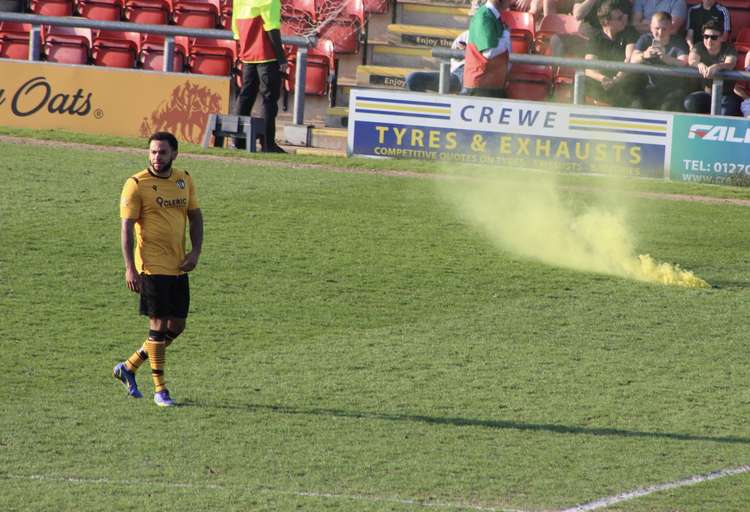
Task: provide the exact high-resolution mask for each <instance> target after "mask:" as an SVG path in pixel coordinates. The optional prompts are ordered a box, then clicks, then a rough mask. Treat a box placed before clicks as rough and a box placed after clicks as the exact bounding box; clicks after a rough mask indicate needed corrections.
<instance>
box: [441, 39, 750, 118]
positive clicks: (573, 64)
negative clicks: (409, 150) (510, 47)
mask: <svg viewBox="0 0 750 512" xmlns="http://www.w3.org/2000/svg"><path fill="white" fill-rule="evenodd" d="M432 56H433V57H436V58H439V59H443V62H441V63H440V89H439V93H440V94H447V92H448V84H449V83H450V82H449V80H450V62H447V59H463V58H464V52H462V51H461V50H453V49H450V48H433V49H432ZM510 62H511V63H520V64H536V65H540V66H563V67H568V68H574V69H575V70H576V71H575V76H574V78H573V104H575V105H582V104H584V98H585V90H584V87H585V85H584V82H585V80H584V78H585V75H584V70H586V69H597V70H602V69H604V70H608V71H627V72H630V73H647V74H649V75H665V76H681V77H685V78H702V76H701V74H700V73H698V70H697V69H695V68H693V67H689V66H684V67H678V66H650V65H648V64H626V63H624V62H613V61H606V60H586V59H570V58H563V57H547V56H543V55H531V54H525V53H523V54H521V53H511V54H510ZM512 72H513V71H512V70H511V73H512ZM724 80H745V81H750V73H749V72H747V71H719V72H718V73H716V75H715V76H714V79H713V81H712V84H711V114H712V115H717V114H719V112H720V111H721V96H722V92H723V90H724Z"/></svg>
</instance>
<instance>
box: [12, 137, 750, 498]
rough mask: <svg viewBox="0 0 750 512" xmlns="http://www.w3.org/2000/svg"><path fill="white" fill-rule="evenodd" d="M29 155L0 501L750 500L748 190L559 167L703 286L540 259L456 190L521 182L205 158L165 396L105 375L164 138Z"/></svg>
mask: <svg viewBox="0 0 750 512" xmlns="http://www.w3.org/2000/svg"><path fill="white" fill-rule="evenodd" d="M31 142H32V141H31V140H30V141H29V143H26V144H19V143H17V141H15V142H12V143H11V142H9V141H7V140H0V155H2V156H1V158H0V183H2V192H0V198H1V200H0V340H1V343H2V358H1V359H0V361H2V370H1V371H0V390H1V391H2V400H1V401H0V413H1V414H0V510H2V511H27V510H34V511H37V510H38V511H48V510H55V511H57V510H71V511H81V510H91V511H102V510H134V511H135V510H138V511H142V510H154V511H186V510H189V511H195V510H201V511H204V510H205V511H224V510H236V511H291V510H315V511H317V510H340V511H426V510H446V511H453V510H455V511H460V510H480V511H527V512H537V511H564V510H565V511H573V510H579V511H583V510H606V511H633V512H640V511H663V512H668V511H669V512H673V511H683V512H688V511H721V512H733V511H734V512H744V511H746V510H748V507H749V506H750V505H749V504H750V428H749V427H748V418H750V389H748V381H749V380H750V361H749V359H748V355H747V354H748V336H749V335H748V320H747V318H748V308H750V272H749V271H748V264H749V263H750V238H749V237H748V235H747V233H748V226H750V206H748V205H747V204H750V202H747V203H743V201H744V200H748V199H750V190H747V189H739V188H728V187H724V188H719V187H711V186H706V185H703V186H698V185H681V184H665V183H659V182H653V181H644V180H629V181H624V182H620V181H615V180H612V179H610V178H604V177H590V176H589V177H577V176H562V177H559V182H558V185H557V186H558V189H559V194H560V198H561V201H562V202H563V203H564V204H565V205H566V207H567V208H570V209H571V210H573V211H584V210H586V208H588V207H589V206H590V205H592V204H594V203H596V204H601V203H602V201H603V199H602V198H606V197H609V196H610V194H612V191H611V190H609V188H610V187H611V186H612V183H616V186H617V188H618V190H617V197H618V198H619V199H618V201H619V200H620V199H622V198H623V197H624V198H626V200H625V203H626V204H627V219H628V227H629V229H630V230H631V231H632V233H633V236H634V243H635V250H636V252H637V254H650V255H651V256H653V257H654V258H655V259H657V260H658V261H663V262H669V263H675V264H678V265H679V266H680V267H682V268H684V269H688V270H690V271H693V272H695V274H696V275H697V276H700V277H701V278H703V279H705V280H706V281H707V282H708V283H710V284H711V285H712V287H711V288H706V289H690V288H682V287H676V286H665V285H660V284H653V283H646V282H640V281H637V280H631V279H625V278H621V277H616V276H612V275H607V274H602V273H596V272H585V271H578V270H573V269H570V268H564V267H558V266H555V265H549V264H545V263H542V262H539V261H536V260H534V259H529V258H526V257H523V256H520V255H518V254H515V253H513V252H511V251H507V250H504V249H503V248H502V247H499V246H498V245H497V244H495V243H493V242H492V241H491V240H489V239H488V238H487V237H486V236H485V233H483V231H482V230H481V229H479V228H478V227H477V226H475V225H474V224H472V223H471V222H470V221H469V219H468V218H467V217H466V215H464V214H463V213H461V212H460V211H458V210H456V209H455V208H454V207H453V205H452V204H451V203H450V201H448V200H446V197H445V196H446V194H445V190H444V189H445V188H446V183H447V187H448V188H451V187H452V183H457V184H460V183H461V179H459V178H458V177H457V175H459V174H462V175H463V174H469V175H471V177H470V178H471V180H473V182H476V183H483V180H485V179H489V178H488V174H492V173H503V172H508V173H510V172H511V171H503V170H500V169H497V170H494V169H493V170H486V169H485V170H482V171H481V172H479V171H477V170H472V169H460V170H456V169H453V170H440V169H432V171H433V172H434V174H428V173H427V172H426V171H429V170H430V169H427V168H426V166H425V165H424V164H410V163H408V162H387V161H386V162H383V161H348V160H344V159H340V158H339V159H335V158H328V159H326V158H318V159H309V160H304V159H301V158H295V157H294V156H280V157H275V156H274V157H268V158H267V159H263V158H255V159H253V158H245V157H241V158H240V157H238V156H237V155H236V154H234V153H230V152H228V151H223V150H216V151H214V152H211V154H213V155H219V156H220V157H221V158H216V157H206V156H205V153H206V152H204V156H201V157H196V156H191V155H190V154H189V151H188V150H187V148H186V150H183V152H182V153H181V155H180V157H179V158H178V161H177V164H176V166H177V167H179V168H182V169H186V170H188V171H189V172H190V173H191V175H192V176H193V177H194V178H195V181H196V184H197V187H198V194H199V197H200V200H201V207H202V210H203V214H204V218H205V244H204V249H203V254H202V257H201V261H200V263H199V265H198V268H197V269H196V270H195V271H194V273H192V274H191V291H192V307H191V313H190V317H189V319H188V328H187V330H186V331H185V333H184V334H183V335H182V336H181V337H180V338H179V339H178V340H177V341H176V342H175V343H174V344H173V345H172V346H171V347H170V349H169V350H168V352H167V363H166V379H167V383H168V385H169V388H170V391H171V393H172V396H173V397H174V398H175V400H176V401H177V402H178V403H179V405H180V406H179V407H175V408H171V409H166V410H165V409H161V408H158V407H156V406H155V405H154V403H153V402H152V401H151V399H150V397H151V394H152V384H151V378H150V375H149V371H148V368H147V367H144V368H142V369H141V371H140V372H139V374H138V378H139V384H140V386H141V389H142V390H143V391H144V393H145V395H146V398H144V399H142V400H134V399H128V398H127V397H126V396H125V391H124V389H123V387H122V386H121V385H120V384H119V383H118V382H116V381H115V380H114V379H113V378H112V376H111V371H112V367H113V366H114V365H115V364H116V363H117V362H119V361H121V360H122V359H123V358H125V357H127V356H128V355H129V354H130V353H132V351H133V350H134V349H136V348H137V347H138V346H139V345H140V343H141V342H142V341H143V340H144V339H145V337H146V335H147V325H146V322H145V320H144V318H143V317H139V316H138V315H137V301H136V296H135V295H134V294H132V293H130V292H128V291H127V290H126V288H125V285H124V279H123V265H122V257H121V254H120V247H119V219H118V202H119V194H120V190H121V187H122V184H123V183H124V181H125V179H126V178H127V177H128V176H130V175H131V174H133V173H135V172H136V171H138V170H140V169H142V168H144V167H145V163H146V153H145V149H144V150H143V151H141V152H134V151H130V150H123V151H117V150H115V149H114V148H108V149H107V148H100V149H96V148H94V147H86V146H78V145H67V146H59V145H56V144H45V145H38V144H32V143H31ZM199 156H200V155H199ZM224 157H226V158H224ZM410 165H413V166H414V168H415V169H417V172H415V173H409V172H405V171H408V170H409V169H410V167H409V166H410ZM393 169H395V170H396V171H398V172H392V170H393ZM333 171H335V172H333ZM472 173H475V174H472ZM525 174H529V173H525ZM531 175H532V176H535V174H533V173H532V174H531ZM539 176H542V175H539ZM540 179H542V178H540ZM457 186H460V185H457ZM667 194H669V195H667ZM712 198H713V199H712ZM721 198H724V199H727V200H726V201H722V200H720V199H721ZM717 199H719V200H717ZM605 202H606V201H605ZM519 229H523V228H522V227H519Z"/></svg>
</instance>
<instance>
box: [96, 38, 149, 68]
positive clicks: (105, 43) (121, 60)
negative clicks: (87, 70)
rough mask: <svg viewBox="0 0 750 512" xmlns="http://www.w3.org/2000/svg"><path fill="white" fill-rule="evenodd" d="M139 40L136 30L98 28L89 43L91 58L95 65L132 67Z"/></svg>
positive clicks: (134, 65)
mask: <svg viewBox="0 0 750 512" xmlns="http://www.w3.org/2000/svg"><path fill="white" fill-rule="evenodd" d="M140 41H141V35H140V34H139V33H138V32H117V31H111V30H99V31H98V33H97V34H96V35H95V36H94V41H93V43H92V45H91V59H92V60H93V62H94V65H96V66H107V67H112V68H134V67H136V62H137V57H138V50H139V45H140Z"/></svg>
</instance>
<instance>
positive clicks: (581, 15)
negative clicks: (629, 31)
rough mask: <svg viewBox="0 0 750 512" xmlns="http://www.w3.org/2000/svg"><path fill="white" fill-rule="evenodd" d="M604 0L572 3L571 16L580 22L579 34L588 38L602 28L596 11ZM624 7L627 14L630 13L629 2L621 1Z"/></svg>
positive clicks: (586, 0) (578, 0)
mask: <svg viewBox="0 0 750 512" xmlns="http://www.w3.org/2000/svg"><path fill="white" fill-rule="evenodd" d="M603 1H604V0H575V5H573V16H575V17H576V19H577V20H578V21H580V22H581V28H580V29H579V30H578V31H579V32H580V34H581V35H582V36H583V37H585V38H586V39H589V38H591V37H593V36H594V34H596V33H598V32H599V31H600V30H601V29H602V24H601V23H599V18H598V17H597V16H596V11H597V10H599V6H601V5H602V2H603ZM620 7H621V8H626V7H628V9H627V12H626V14H628V16H629V15H630V11H631V9H630V8H629V7H630V4H629V3H627V2H623V3H622V5H621V6H620Z"/></svg>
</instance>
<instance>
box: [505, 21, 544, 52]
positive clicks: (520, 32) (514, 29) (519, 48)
mask: <svg viewBox="0 0 750 512" xmlns="http://www.w3.org/2000/svg"><path fill="white" fill-rule="evenodd" d="M500 18H501V19H502V21H503V23H504V24H505V25H506V26H507V27H508V28H509V29H510V39H511V46H512V49H513V53H529V52H530V51H531V49H532V47H533V44H534V40H535V39H536V32H535V21H534V15H533V14H531V13H530V12H519V11H508V10H504V11H500Z"/></svg>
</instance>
